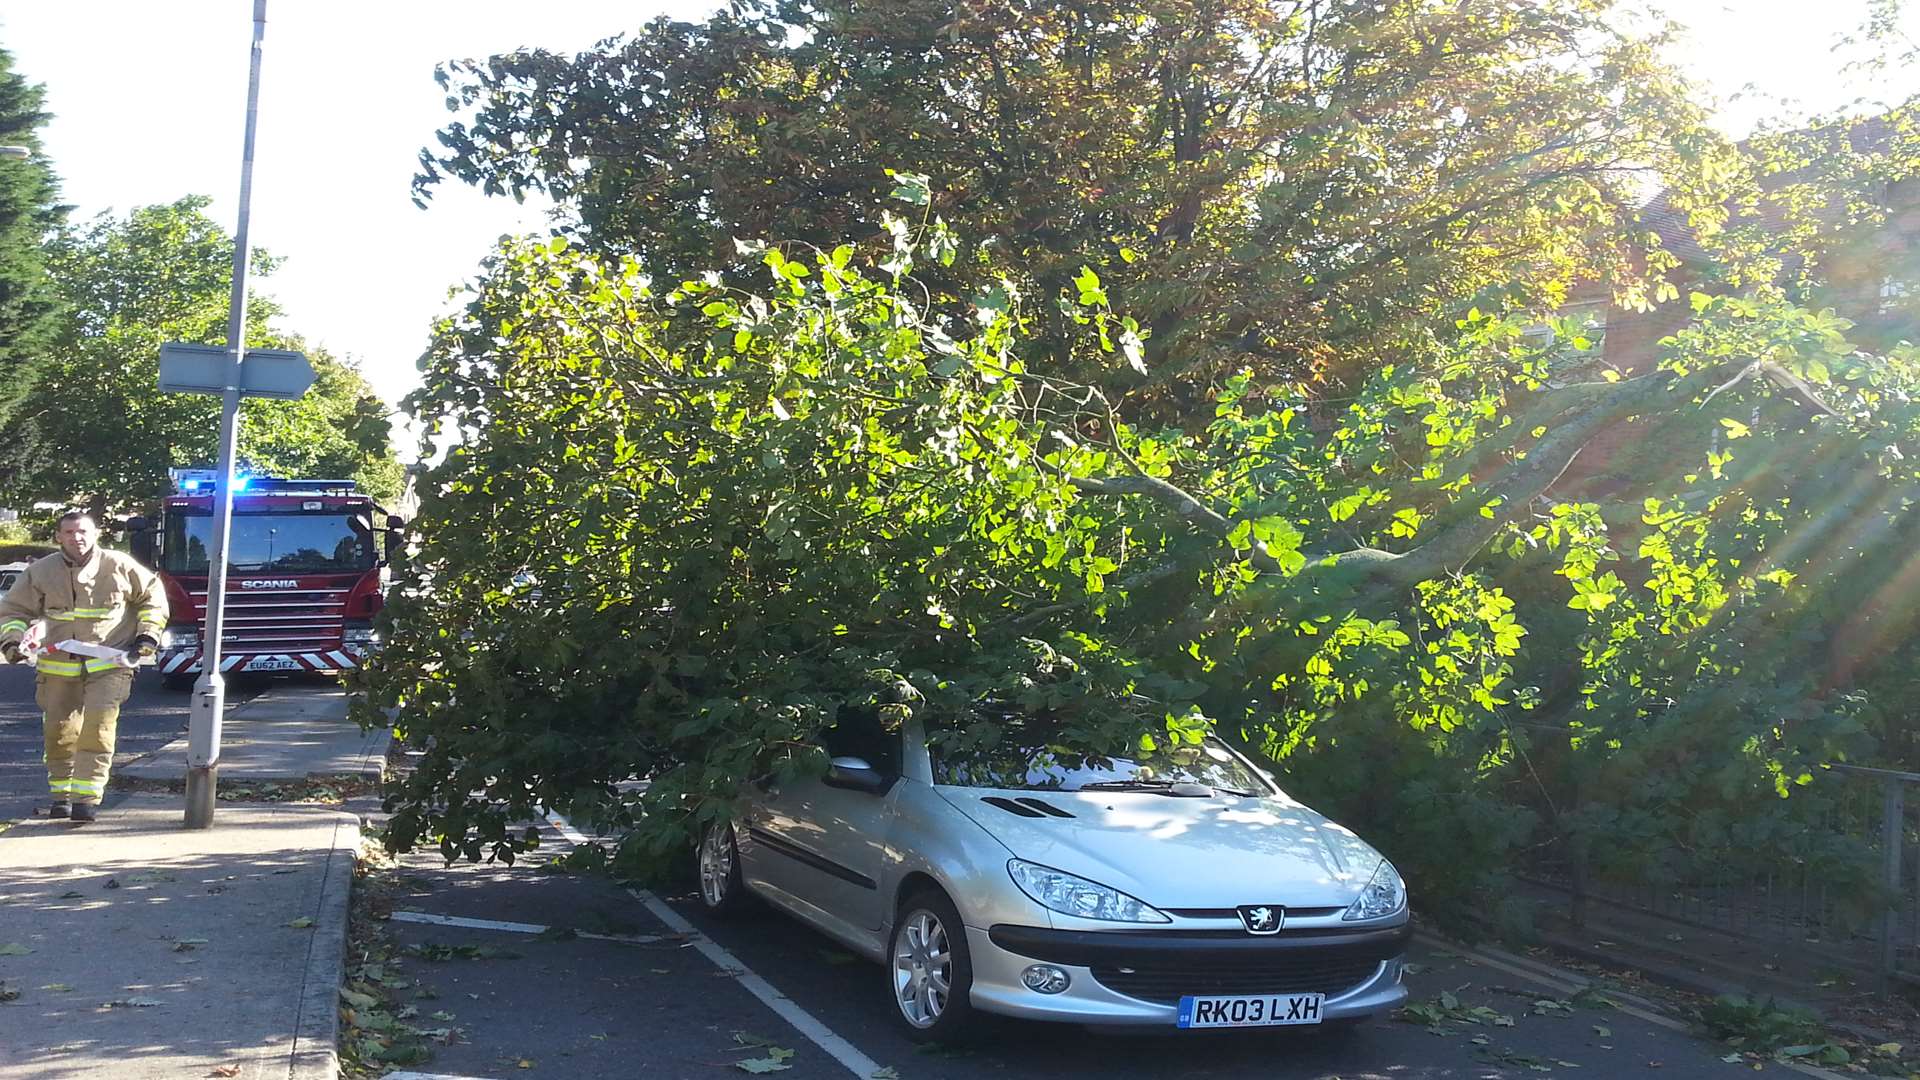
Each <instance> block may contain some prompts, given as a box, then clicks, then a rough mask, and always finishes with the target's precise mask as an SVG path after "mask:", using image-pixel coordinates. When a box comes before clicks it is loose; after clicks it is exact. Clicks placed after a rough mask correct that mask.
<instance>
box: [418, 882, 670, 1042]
mask: <svg viewBox="0 0 1920 1080" xmlns="http://www.w3.org/2000/svg"><path fill="white" fill-rule="evenodd" d="M390 918H391V919H392V920H393V921H394V922H409V923H421V924H423V925H426V926H458V927H462V928H464V929H467V930H500V931H504V932H505V933H509V934H544V933H546V932H547V931H549V930H551V929H553V927H551V926H541V925H540V924H539V923H525V922H501V921H499V920H497V919H467V918H462V917H461V916H458V915H435V914H434V913H432V912H430V911H396V912H394V913H393V914H392V915H391V916H390ZM573 936H574V937H578V938H586V939H588V940H590V941H619V942H623V943H625V944H628V945H651V944H653V943H655V942H658V941H665V940H666V939H665V938H663V937H661V936H660V935H659V934H589V933H587V932H586V931H585V930H575V931H574V932H573ZM389 1075H391V1074H389Z"/></svg>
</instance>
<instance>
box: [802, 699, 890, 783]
mask: <svg viewBox="0 0 1920 1080" xmlns="http://www.w3.org/2000/svg"><path fill="white" fill-rule="evenodd" d="M820 742H821V745H822V746H823V747H825V749H826V751H827V755H828V756H829V757H857V758H865V759H866V762H867V764H869V765H871V766H873V767H874V768H875V769H876V770H878V771H879V772H881V773H883V774H885V775H887V776H899V775H900V733H899V732H897V731H887V730H886V729H885V728H883V727H881V726H880V718H879V717H878V716H876V715H874V714H873V713H850V714H847V715H844V716H842V717H841V719H840V722H839V723H837V724H835V725H834V726H832V727H830V728H828V729H827V730H826V733H825V734H823V735H822V736H821V737H820Z"/></svg>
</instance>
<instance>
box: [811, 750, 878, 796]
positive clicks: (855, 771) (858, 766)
mask: <svg viewBox="0 0 1920 1080" xmlns="http://www.w3.org/2000/svg"><path fill="white" fill-rule="evenodd" d="M822 782H823V783H825V784H826V785H827V786H828V787H836V788H845V789H846V790H848V791H864V792H866V793H867V794H869V795H879V794H881V793H882V792H884V791H886V790H887V789H888V788H890V787H892V786H893V778H892V777H890V776H887V775H886V774H884V773H882V772H880V771H879V770H878V769H875V768H874V767H873V766H872V765H869V764H867V759H866V758H857V757H837V758H834V759H833V763H832V764H830V765H828V766H827V775H826V779H825V780H824V781H822Z"/></svg>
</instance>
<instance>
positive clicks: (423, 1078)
mask: <svg viewBox="0 0 1920 1080" xmlns="http://www.w3.org/2000/svg"><path fill="white" fill-rule="evenodd" d="M380 1080H486V1078H485V1077H481V1076H454V1075H453V1074H451V1073H423V1072H390V1073H388V1074H386V1075H385V1076H383V1077H381V1078H380Z"/></svg>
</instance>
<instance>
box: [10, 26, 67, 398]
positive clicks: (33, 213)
mask: <svg viewBox="0 0 1920 1080" xmlns="http://www.w3.org/2000/svg"><path fill="white" fill-rule="evenodd" d="M44 99H45V92H44V91H43V90H42V89H41V87H39V86H36V85H34V84H32V83H29V82H27V81H26V80H25V79H24V78H22V77H21V76H20V74H19V73H18V72H16V71H14V70H13V55H12V54H11V53H9V52H7V51H5V50H4V49H0V145H5V146H25V147H27V148H29V149H31V150H34V151H35V155H34V156H33V157H32V158H29V159H27V160H25V161H21V160H16V159H11V158H0V423H4V422H5V421H6V420H7V418H8V417H9V416H10V415H11V414H12V412H13V410H14V409H15V408H16V407H17V406H18V404H19V401H20V398H21V396H22V395H23V394H24V393H25V392H26V390H27V388H28V387H30V386H31V385H33V382H34V380H35V379H36V378H37V377H38V376H39V374H40V372H41V370H42V366H43V364H44V362H45V361H46V359H47V354H48V349H49V348H50V346H51V345H52V343H53V340H54V336H55V334H56V326H57V324H56V321H55V318H54V311H55V307H56V305H57V302H58V300H57V297H56V295H55V292H54V288H53V282H52V281H51V280H50V279H49V277H48V272H47V261H46V254H45V248H44V245H45V243H46V241H47V239H48V237H49V236H50V235H51V234H52V233H53V231H54V230H55V229H56V228H57V227H58V226H59V225H60V224H61V222H62V221H64V220H65V217H66V207H64V206H61V205H59V202H58V199H59V186H58V182H57V181H56V180H55V179H54V175H53V166H52V165H51V164H50V163H48V161H47V160H46V159H45V158H44V157H43V156H41V155H40V154H39V153H38V150H39V147H40V129H41V128H42V127H43V126H45V124H46V122H47V120H48V119H49V117H48V115H47V114H46V113H45V112H43V111H42V109H41V105H42V102H43V101H44Z"/></svg>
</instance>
